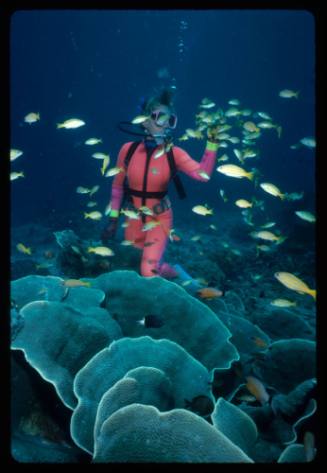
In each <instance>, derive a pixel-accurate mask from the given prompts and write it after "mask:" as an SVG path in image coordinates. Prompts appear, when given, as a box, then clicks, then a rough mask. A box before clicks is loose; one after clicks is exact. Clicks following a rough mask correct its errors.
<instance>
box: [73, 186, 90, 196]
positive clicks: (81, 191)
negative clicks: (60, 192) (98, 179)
mask: <svg viewBox="0 0 327 473" xmlns="http://www.w3.org/2000/svg"><path fill="white" fill-rule="evenodd" d="M76 192H77V194H89V193H90V192H91V189H88V188H87V187H82V186H78V187H76Z"/></svg>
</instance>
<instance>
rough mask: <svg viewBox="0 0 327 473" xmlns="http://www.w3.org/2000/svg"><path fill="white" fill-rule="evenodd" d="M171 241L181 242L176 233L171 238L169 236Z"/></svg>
mask: <svg viewBox="0 0 327 473" xmlns="http://www.w3.org/2000/svg"><path fill="white" fill-rule="evenodd" d="M171 239H172V240H173V241H181V237H179V236H178V235H176V233H174V234H173V235H172V236H171Z"/></svg>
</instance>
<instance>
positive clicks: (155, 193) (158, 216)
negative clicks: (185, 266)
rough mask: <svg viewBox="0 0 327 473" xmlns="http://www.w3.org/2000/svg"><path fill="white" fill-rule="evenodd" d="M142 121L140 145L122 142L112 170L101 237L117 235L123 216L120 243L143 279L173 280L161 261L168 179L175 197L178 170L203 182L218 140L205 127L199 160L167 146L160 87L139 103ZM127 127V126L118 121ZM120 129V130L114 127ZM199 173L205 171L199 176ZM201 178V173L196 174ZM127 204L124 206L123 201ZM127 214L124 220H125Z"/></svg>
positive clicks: (168, 115) (172, 118) (165, 103)
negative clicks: (135, 254)
mask: <svg viewBox="0 0 327 473" xmlns="http://www.w3.org/2000/svg"><path fill="white" fill-rule="evenodd" d="M142 114H144V118H145V117H146V119H145V120H144V121H142V123H141V124H139V125H138V126H139V127H142V133H133V134H137V135H141V136H143V139H142V140H140V141H129V142H127V143H125V144H124V145H123V146H122V147H121V149H120V151H119V154H118V158H117V164H116V166H117V167H120V168H121V172H119V173H118V174H116V175H115V177H114V180H113V183H112V190H111V199H110V202H109V208H110V213H109V222H108V224H107V225H106V227H105V228H104V230H103V232H102V235H101V239H102V241H103V243H104V244H105V243H106V242H107V241H108V239H112V238H113V237H114V236H115V234H116V231H117V227H118V218H119V214H120V211H121V208H122V207H125V208H124V210H122V212H121V213H125V212H127V211H132V212H134V214H131V213H129V212H127V215H126V214H125V215H126V227H125V239H126V240H129V241H130V242H132V244H133V246H134V247H135V248H139V249H140V250H142V256H141V265H140V273H141V275H142V276H144V277H150V276H156V275H158V276H161V277H164V278H166V279H173V278H175V277H177V276H178V272H177V271H176V267H177V266H178V265H176V267H175V268H174V267H173V266H172V265H170V264H168V263H167V262H164V261H163V255H164V252H165V249H166V245H167V242H168V239H169V238H170V237H171V235H172V228H173V212H172V208H171V202H170V199H169V197H168V195H167V189H168V184H169V181H170V179H173V180H174V182H175V185H176V188H177V192H178V195H179V197H180V198H184V197H185V196H186V194H185V192H184V189H183V187H182V183H181V181H180V180H179V176H178V175H177V174H176V173H177V172H178V171H181V172H183V173H185V174H186V175H188V176H189V177H191V178H192V179H196V180H198V181H202V182H207V181H208V177H210V176H211V174H212V171H213V167H214V165H215V160H216V153H217V149H218V140H217V139H215V138H214V135H213V133H211V132H210V129H208V131H207V136H208V139H207V142H206V146H205V150H204V154H203V156H202V159H201V161H200V162H197V161H195V160H194V159H192V158H191V157H190V156H189V155H188V153H187V152H186V151H184V150H183V149H182V148H180V147H178V146H174V145H173V144H172V131H173V130H174V129H175V128H176V125H177V116H176V113H175V110H174V106H173V90H172V89H171V88H166V89H164V90H163V91H161V92H157V93H156V94H154V95H153V96H152V97H150V98H148V99H147V100H145V101H144V102H143V104H142ZM121 124H129V125H131V123H130V122H121ZM120 129H121V130H122V131H126V130H125V129H124V128H122V127H120ZM203 173H206V174H207V176H206V175H204V174H203ZM201 174H202V175H201ZM123 198H125V199H124V200H127V205H126V204H125V205H124V200H123ZM128 215H129V216H128Z"/></svg>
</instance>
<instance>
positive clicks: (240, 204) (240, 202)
mask: <svg viewBox="0 0 327 473" xmlns="http://www.w3.org/2000/svg"><path fill="white" fill-rule="evenodd" d="M235 205H237V207H240V208H241V209H248V208H249V207H252V206H253V203H252V202H249V201H248V200H246V199H238V200H236V201H235Z"/></svg>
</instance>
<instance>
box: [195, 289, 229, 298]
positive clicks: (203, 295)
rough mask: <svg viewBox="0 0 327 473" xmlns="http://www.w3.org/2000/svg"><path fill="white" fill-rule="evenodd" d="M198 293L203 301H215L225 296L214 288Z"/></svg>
mask: <svg viewBox="0 0 327 473" xmlns="http://www.w3.org/2000/svg"><path fill="white" fill-rule="evenodd" d="M196 292H197V294H198V296H199V297H201V299H215V298H216V297H221V296H222V295H223V294H224V293H223V291H220V290H219V289H215V288H214V287H203V288H202V289H198V290H197V291H196Z"/></svg>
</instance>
